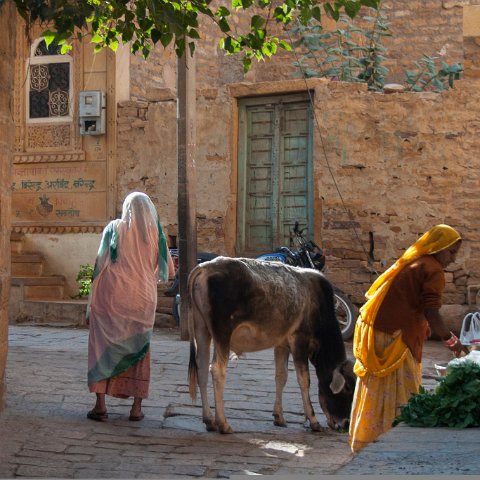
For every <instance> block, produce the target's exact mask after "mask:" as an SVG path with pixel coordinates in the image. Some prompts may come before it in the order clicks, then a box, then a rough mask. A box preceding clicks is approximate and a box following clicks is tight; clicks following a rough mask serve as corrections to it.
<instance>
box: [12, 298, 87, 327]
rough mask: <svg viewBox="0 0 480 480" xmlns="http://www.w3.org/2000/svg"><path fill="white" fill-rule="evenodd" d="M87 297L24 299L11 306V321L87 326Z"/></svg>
mask: <svg viewBox="0 0 480 480" xmlns="http://www.w3.org/2000/svg"><path fill="white" fill-rule="evenodd" d="M86 311H87V300H86V299H80V300H77V299H62V300H34V301H23V302H20V303H19V304H18V305H17V308H12V306H11V308H10V318H9V320H10V323H16V324H19V323H29V324H34V325H46V326H55V327H85V326H86V322H85V314H86Z"/></svg>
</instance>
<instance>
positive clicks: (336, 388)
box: [330, 367, 345, 395]
mask: <svg viewBox="0 0 480 480" xmlns="http://www.w3.org/2000/svg"><path fill="white" fill-rule="evenodd" d="M344 386H345V377H344V376H343V375H342V374H341V373H340V371H339V368H338V367H337V368H336V369H335V370H334V371H333V375H332V381H331V382H330V390H331V391H332V393H333V394H335V395H336V394H337V393H340V392H341V391H342V389H343V387H344Z"/></svg>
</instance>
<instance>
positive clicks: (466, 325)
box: [460, 312, 480, 345]
mask: <svg viewBox="0 0 480 480" xmlns="http://www.w3.org/2000/svg"><path fill="white" fill-rule="evenodd" d="M460 343H461V344H462V345H480V312H473V313H467V314H466V315H465V317H464V318H463V322H462V329H461V330H460Z"/></svg>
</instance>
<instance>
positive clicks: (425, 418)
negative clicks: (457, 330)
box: [394, 360, 480, 428]
mask: <svg viewBox="0 0 480 480" xmlns="http://www.w3.org/2000/svg"><path fill="white" fill-rule="evenodd" d="M400 422H405V423H406V424H408V425H410V426H412V427H452V428H467V427H480V365H479V364H478V363H475V362H473V361H471V360H465V361H464V362H460V363H457V364H455V365H451V366H449V367H448V370H447V375H446V376H445V377H443V378H442V379H440V382H439V385H438V386H437V388H436V389H435V390H434V391H433V392H428V391H427V390H425V389H424V388H423V387H420V392H419V393H418V394H416V395H413V396H412V397H411V398H410V400H409V401H408V403H407V404H406V405H405V406H403V407H402V408H401V414H400V415H399V416H398V417H397V418H396V419H395V421H394V425H397V424H398V423H400Z"/></svg>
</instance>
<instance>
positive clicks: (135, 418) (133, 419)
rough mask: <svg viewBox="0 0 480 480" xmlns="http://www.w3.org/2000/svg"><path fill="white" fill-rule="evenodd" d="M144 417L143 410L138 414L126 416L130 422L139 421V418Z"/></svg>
mask: <svg viewBox="0 0 480 480" xmlns="http://www.w3.org/2000/svg"><path fill="white" fill-rule="evenodd" d="M144 418H145V415H144V414H143V412H141V413H140V415H130V416H129V417H128V419H129V420H130V421H131V422H139V421H140V420H143V419H144Z"/></svg>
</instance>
